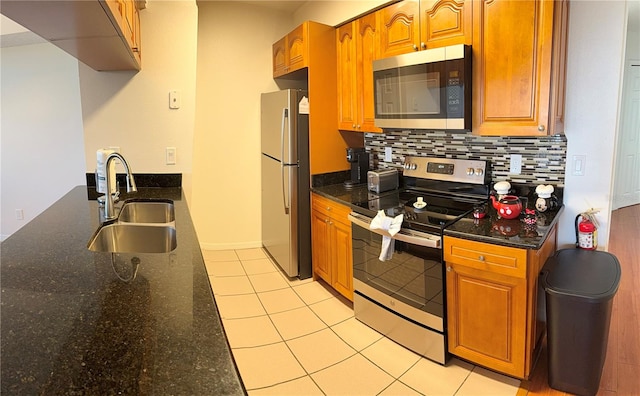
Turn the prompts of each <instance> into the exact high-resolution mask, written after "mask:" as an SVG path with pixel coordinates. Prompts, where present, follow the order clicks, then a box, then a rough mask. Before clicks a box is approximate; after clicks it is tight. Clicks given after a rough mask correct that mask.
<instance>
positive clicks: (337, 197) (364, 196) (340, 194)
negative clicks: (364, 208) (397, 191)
mask: <svg viewBox="0 0 640 396" xmlns="http://www.w3.org/2000/svg"><path fill="white" fill-rule="evenodd" d="M311 191H313V192H315V193H317V194H319V195H322V196H324V197H326V198H329V199H333V200H334V201H336V202H338V203H341V204H343V205H347V206H350V207H352V208H353V209H356V208H354V205H353V204H355V203H357V202H365V201H368V200H371V199H375V198H376V194H374V193H371V192H369V190H368V188H367V185H366V184H361V185H356V186H354V187H353V188H351V189H347V188H345V186H344V184H342V183H340V184H331V185H328V186H322V187H313V188H312V189H311Z"/></svg>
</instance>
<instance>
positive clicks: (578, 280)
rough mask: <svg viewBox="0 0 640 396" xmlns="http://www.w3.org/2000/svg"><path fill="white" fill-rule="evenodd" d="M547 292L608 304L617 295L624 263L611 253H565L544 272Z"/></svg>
mask: <svg viewBox="0 0 640 396" xmlns="http://www.w3.org/2000/svg"><path fill="white" fill-rule="evenodd" d="M542 274H543V276H542V277H541V278H542V283H543V286H544V289H545V291H552V292H556V293H561V294H568V295H574V296H579V297H584V298H586V299H593V300H598V301H599V300H604V299H608V298H610V297H613V295H615V293H616V291H617V290H618V285H619V283H620V263H619V262H618V259H617V258H616V256H614V255H613V254H611V253H607V252H601V251H595V250H584V249H562V250H559V251H557V252H556V254H555V255H554V256H552V257H550V258H549V259H548V260H547V262H546V263H545V265H544V267H543V269H542Z"/></svg>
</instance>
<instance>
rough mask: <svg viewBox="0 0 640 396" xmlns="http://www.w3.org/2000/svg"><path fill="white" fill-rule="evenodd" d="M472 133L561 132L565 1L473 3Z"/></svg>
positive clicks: (530, 0) (566, 12)
mask: <svg viewBox="0 0 640 396" xmlns="http://www.w3.org/2000/svg"><path fill="white" fill-rule="evenodd" d="M473 7H474V8H473V19H474V23H473V26H474V31H473V56H474V58H473V132H474V133H475V134H479V135H510V136H518V135H521V136H536V135H537V136H540V135H548V134H556V133H561V132H563V115H564V111H563V109H564V77H565V70H566V61H565V54H566V25H567V16H568V4H567V1H566V0H560V1H550V0H542V1H538V0H518V1H512V0H479V1H474V2H473Z"/></svg>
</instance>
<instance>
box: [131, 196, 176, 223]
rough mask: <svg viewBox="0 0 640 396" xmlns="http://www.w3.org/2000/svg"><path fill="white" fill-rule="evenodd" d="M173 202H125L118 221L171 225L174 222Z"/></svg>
mask: <svg viewBox="0 0 640 396" xmlns="http://www.w3.org/2000/svg"><path fill="white" fill-rule="evenodd" d="M175 218H176V217H175V210H174V207H173V202H172V201H170V200H153V201H126V202H125V203H124V204H123V206H122V209H121V210H120V215H119V216H118V221H119V222H121V223H171V222H172V221H174V220H175Z"/></svg>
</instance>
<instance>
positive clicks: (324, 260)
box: [311, 210, 332, 284]
mask: <svg viewBox="0 0 640 396" xmlns="http://www.w3.org/2000/svg"><path fill="white" fill-rule="evenodd" d="M329 227H330V225H329V218H328V217H327V216H326V215H325V214H323V213H321V212H319V211H317V210H312V211H311V260H312V265H313V272H314V274H316V275H318V276H319V277H321V278H322V279H324V281H325V282H327V283H328V284H331V282H332V279H331V267H330V248H331V244H330V232H329V231H330V230H329Z"/></svg>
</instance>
